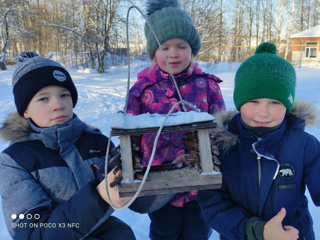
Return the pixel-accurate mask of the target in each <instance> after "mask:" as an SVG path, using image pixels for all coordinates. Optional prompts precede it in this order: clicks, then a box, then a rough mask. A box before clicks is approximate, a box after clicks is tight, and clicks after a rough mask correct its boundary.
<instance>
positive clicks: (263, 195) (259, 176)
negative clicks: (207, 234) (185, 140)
mask: <svg viewBox="0 0 320 240" xmlns="http://www.w3.org/2000/svg"><path fill="white" fill-rule="evenodd" d="M301 106H302V107H301ZM307 108H308V105H305V104H301V105H300V103H299V107H297V108H294V110H293V111H296V110H297V109H302V110H304V111H306V109H307ZM294 114H295V115H297V116H300V117H303V116H301V115H304V116H307V114H299V113H297V112H295V113H294ZM308 114H312V113H308ZM295 115H292V114H291V113H289V114H288V115H287V116H286V118H285V120H284V122H283V123H282V125H281V127H280V128H279V129H278V130H276V131H274V132H271V133H269V134H267V135H266V136H264V137H263V138H261V139H260V138H258V137H257V136H256V135H255V134H254V133H253V132H252V131H249V130H246V129H244V128H243V126H242V124H241V123H240V114H239V113H238V114H237V115H235V116H234V117H232V118H231V119H224V120H223V121H224V124H225V126H226V129H225V132H219V131H218V130H217V132H218V133H217V136H216V139H217V141H220V143H218V142H217V143H218V144H220V145H221V144H225V145H224V148H223V149H222V151H224V153H223V154H222V155H221V162H222V163H221V171H222V176H223V185H222V187H221V189H217V190H208V191H200V192H199V193H198V200H199V203H200V205H201V208H202V211H203V216H204V218H205V221H206V222H207V224H208V225H209V226H210V227H212V228H213V229H215V230H216V231H218V232H219V233H220V234H221V237H222V239H232V240H234V239H243V240H244V239H246V236H245V228H246V224H247V221H248V219H249V218H252V217H258V218H260V219H261V220H263V221H268V220H269V219H271V218H272V217H273V216H275V215H276V214H277V213H278V212H279V211H280V209H281V208H282V207H284V208H285V209H286V211H287V214H286V217H285V219H284V221H283V226H285V225H291V226H293V227H295V228H297V229H298V230H299V235H300V237H305V238H306V239H308V240H312V239H314V233H313V225H312V219H311V216H310V214H309V211H308V201H307V198H306V196H305V190H306V187H308V190H309V192H310V194H311V197H312V200H313V202H314V204H315V205H317V206H320V187H319V186H320V185H319V183H320V174H319V173H320V143H319V141H318V140H317V139H316V138H315V137H314V136H312V135H310V134H308V133H306V132H305V131H304V127H305V120H306V121H308V119H305V120H302V119H301V118H298V117H297V116H295ZM308 116H310V115H308ZM223 121H222V122H223ZM228 145H229V146H228ZM231 145H232V146H231Z"/></svg>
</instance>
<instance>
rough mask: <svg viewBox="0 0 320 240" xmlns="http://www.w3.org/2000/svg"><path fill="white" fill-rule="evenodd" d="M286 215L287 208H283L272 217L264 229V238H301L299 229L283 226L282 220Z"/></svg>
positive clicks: (273, 239) (294, 239)
mask: <svg viewBox="0 0 320 240" xmlns="http://www.w3.org/2000/svg"><path fill="white" fill-rule="evenodd" d="M285 216H286V209H285V208H281V210H280V211H279V212H278V214H277V215H275V216H274V217H273V218H271V219H270V220H269V221H268V222H267V223H266V224H265V225H264V229H263V238H264V240H279V239H281V240H296V239H298V238H299V231H298V229H296V228H294V227H292V226H284V227H283V226H282V221H283V219H284V218H285Z"/></svg>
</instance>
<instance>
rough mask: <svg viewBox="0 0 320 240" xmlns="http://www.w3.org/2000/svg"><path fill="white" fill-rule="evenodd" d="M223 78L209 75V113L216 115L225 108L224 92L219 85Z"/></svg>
mask: <svg viewBox="0 0 320 240" xmlns="http://www.w3.org/2000/svg"><path fill="white" fill-rule="evenodd" d="M220 82H221V80H220V79H219V78H217V77H215V76H213V75H209V86H208V94H207V96H208V99H207V100H208V113H210V114H212V115H214V114H216V113H217V112H219V111H221V110H225V109H226V106H225V103H224V100H223V96H222V92H221V89H220V86H219V83H220Z"/></svg>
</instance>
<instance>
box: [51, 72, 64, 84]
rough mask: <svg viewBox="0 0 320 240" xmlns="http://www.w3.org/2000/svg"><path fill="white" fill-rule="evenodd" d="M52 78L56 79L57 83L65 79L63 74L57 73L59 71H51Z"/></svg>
mask: <svg viewBox="0 0 320 240" xmlns="http://www.w3.org/2000/svg"><path fill="white" fill-rule="evenodd" d="M53 77H54V78H55V79H57V80H58V81H59V82H63V81H65V80H66V79H67V77H66V75H65V74H64V73H63V72H61V71H59V70H54V71H53Z"/></svg>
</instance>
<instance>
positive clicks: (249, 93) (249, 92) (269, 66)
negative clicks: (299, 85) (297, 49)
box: [233, 42, 296, 112]
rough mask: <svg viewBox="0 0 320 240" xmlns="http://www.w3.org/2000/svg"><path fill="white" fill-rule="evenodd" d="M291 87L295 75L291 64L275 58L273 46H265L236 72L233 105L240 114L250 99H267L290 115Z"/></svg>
mask: <svg viewBox="0 0 320 240" xmlns="http://www.w3.org/2000/svg"><path fill="white" fill-rule="evenodd" d="M295 86H296V73H295V70H294V68H293V66H292V65H291V63H289V62H288V61H287V60H285V59H283V58H281V57H279V56H277V48H276V46H275V45H274V44H273V43H270V42H265V43H262V44H260V45H259V46H258V47H257V49H256V52H255V55H253V56H252V57H250V58H248V59H247V60H245V61H244V62H243V63H242V64H241V66H240V67H239V69H238V70H237V73H236V76H235V86H234V92H233V101H234V104H235V106H236V108H237V109H238V110H240V108H241V106H242V105H243V104H245V103H247V102H249V101H251V100H253V99H258V98H271V99H275V100H278V101H279V102H281V103H282V104H283V105H284V106H285V107H286V108H287V112H290V111H291V109H292V107H293V103H294V99H295Z"/></svg>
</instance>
